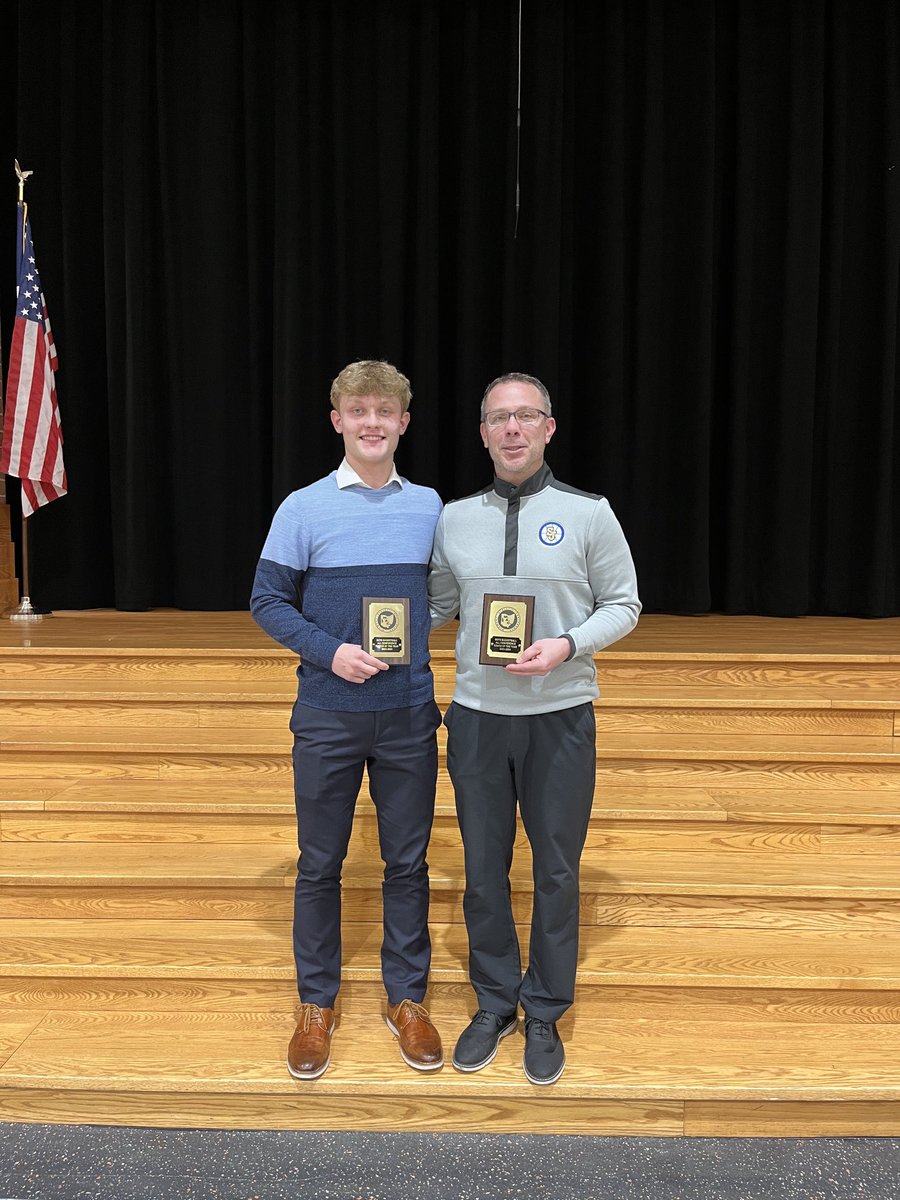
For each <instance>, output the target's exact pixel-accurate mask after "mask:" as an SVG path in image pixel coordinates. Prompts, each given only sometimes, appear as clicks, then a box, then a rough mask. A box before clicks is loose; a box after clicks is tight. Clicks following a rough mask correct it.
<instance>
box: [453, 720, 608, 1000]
mask: <svg viewBox="0 0 900 1200" xmlns="http://www.w3.org/2000/svg"><path fill="white" fill-rule="evenodd" d="M444 723H445V724H446V726H447V729H448V739H447V766H448V768H449V771H450V778H451V780H452V781H453V787H454V790H455V793H456V810H457V814H458V817H459V826H460V830H461V832H462V838H463V846H464V848H465V863H466V890H465V898H464V901H463V911H464V915H465V920H466V929H467V931H468V935H469V976H470V978H471V981H472V986H473V988H474V989H475V994H476V996H477V998H478V1006H479V1008H484V1009H487V1010H488V1011H489V1012H495V1013H501V1014H505V1013H509V1012H512V1011H513V1010H514V1009H515V1008H516V1005H517V1004H521V1005H522V1007H523V1008H524V1010H525V1013H526V1015H527V1016H531V1017H540V1018H541V1019H542V1020H544V1021H556V1020H558V1019H559V1018H560V1017H561V1016H562V1014H563V1013H564V1012H565V1011H566V1009H567V1008H569V1006H570V1005H571V1004H572V1001H573V999H574V994H575V972H576V968H577V962H578V916H579V891H578V871H579V864H580V860H581V852H582V850H583V849H584V840H585V837H586V835H587V828H588V820H589V818H590V813H591V805H592V803H593V797H594V782H595V777H596V725H595V721H594V711H593V706H592V705H591V704H590V703H588V704H580V705H577V706H576V707H574V708H565V709H562V710H560V711H558V712H549V713H540V714H538V715H536V716H521V717H508V716H500V715H498V714H496V713H485V712H476V711H474V710H472V709H468V708H463V707H461V706H460V705H458V704H451V705H450V708H449V709H448V710H447V713H446V715H445V717H444ZM517 804H518V808H519V811H520V812H521V814H522V823H523V825H524V827H525V832H526V834H527V836H528V840H529V842H530V843H531V851H532V859H533V863H534V908H533V912H532V921H531V942H530V947H529V962H528V969H527V971H526V972H525V974H524V976H523V974H522V966H521V959H520V955H519V940H518V937H517V935H516V927H515V922H514V921H513V913H512V904H511V898H510V884H509V869H510V865H511V863H512V854H513V842H514V839H515V835H516V806H517Z"/></svg>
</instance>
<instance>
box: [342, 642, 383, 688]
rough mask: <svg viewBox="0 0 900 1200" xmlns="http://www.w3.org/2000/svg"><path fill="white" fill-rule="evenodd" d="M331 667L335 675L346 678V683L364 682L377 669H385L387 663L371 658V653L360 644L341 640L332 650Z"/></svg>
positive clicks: (375, 672)
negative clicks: (335, 648)
mask: <svg viewBox="0 0 900 1200" xmlns="http://www.w3.org/2000/svg"><path fill="white" fill-rule="evenodd" d="M331 669H332V671H333V672H334V673H335V675H339V676H340V677H341V679H346V680H347V682H348V683H365V682H366V680H367V679H371V678H372V676H373V675H377V674H378V672H379V671H387V670H388V665H387V663H386V662H382V661H381V659H380V658H373V657H372V655H371V654H366V652H365V650H363V648H362V646H354V645H352V643H350V642H343V643H342V644H341V645H340V646H338V648H337V650H335V652H334V658H333V659H332V660H331Z"/></svg>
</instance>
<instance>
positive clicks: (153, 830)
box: [0, 811, 900, 872]
mask: <svg viewBox="0 0 900 1200" xmlns="http://www.w3.org/2000/svg"><path fill="white" fill-rule="evenodd" d="M7 842H8V843H19V842H37V843H60V844H65V845H77V844H80V843H100V844H103V843H109V844H110V845H111V846H118V845H122V844H124V843H142V844H147V845H158V844H171V845H183V844H198V843H207V844H217V845H236V846H241V845H247V844H260V845H271V846H278V847H281V848H287V849H289V850H292V849H293V847H294V846H295V845H296V823H295V820H294V817H293V815H292V814H291V815H288V813H285V814H284V815H283V816H280V817H274V816H252V815H250V816H248V815H241V816H235V817H230V818H228V817H222V816H217V815H201V814H196V813H191V814H173V815H171V816H170V817H168V818H167V817H166V816H164V815H161V814H159V813H128V814H124V813H123V814H115V813H110V814H98V813H85V812H46V811H45V812H23V811H13V812H5V813H3V812H0V843H7ZM515 844H516V852H517V853H525V854H527V853H528V850H529V844H528V839H527V837H526V835H525V831H524V829H523V828H522V827H521V824H520V827H519V830H518V833H517V837H516V843H515ZM585 849H586V851H587V852H593V851H603V850H642V851H649V850H658V851H660V852H661V853H667V852H676V851H685V852H689V853H692V852H696V851H703V850H708V851H710V852H714V853H716V854H718V853H720V852H723V851H728V850H733V851H735V852H739V853H746V852H753V851H764V852H770V851H783V852H791V853H797V854H805V855H846V854H873V855H877V856H883V855H887V854H890V853H892V852H896V851H897V850H898V849H900V823H898V824H896V825H879V826H875V827H872V826H869V827H859V826H856V825H825V826H820V827H815V826H813V825H812V824H809V823H806V824H802V825H783V824H777V823H773V822H768V823H765V824H763V823H762V822H758V821H757V822H746V823H741V822H738V821H727V822H722V821H712V822H692V821H680V822H678V823H677V824H676V825H675V826H674V828H673V824H672V822H669V821H646V820H645V821H641V822H635V823H628V822H625V821H621V820H620V821H617V822H615V823H610V822H608V821H604V820H603V819H602V815H601V814H599V813H598V814H597V815H595V817H594V818H593V819H592V821H591V823H590V825H589V828H588V834H587V841H586V844H585ZM378 852H379V838H378V829H377V821H376V818H375V816H374V814H373V813H372V812H371V811H370V812H368V813H365V814H359V815H357V817H356V820H355V822H354V834H353V838H352V840H351V850H350V855H349V858H348V872H352V870H353V866H354V864H355V863H356V862H357V861H358V860H371V858H372V855H373V854H374V855H375V856H376V857H377V855H378ZM460 854H461V842H460V835H459V827H458V825H457V821H456V817H455V814H453V813H452V812H450V813H441V814H439V815H438V816H437V817H436V819H435V824H434V827H433V832H432V838H431V843H430V848H429V860H430V861H431V863H432V864H433V865H435V866H437V867H439V868H444V869H446V868H445V862H446V856H447V855H450V856H451V861H453V862H454V863H456V862H457V861H458V859H459V856H460Z"/></svg>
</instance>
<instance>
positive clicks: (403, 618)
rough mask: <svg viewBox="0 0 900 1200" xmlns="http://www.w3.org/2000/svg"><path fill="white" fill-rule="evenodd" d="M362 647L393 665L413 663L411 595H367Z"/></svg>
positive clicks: (363, 601) (363, 619)
mask: <svg viewBox="0 0 900 1200" xmlns="http://www.w3.org/2000/svg"><path fill="white" fill-rule="evenodd" d="M362 648H363V650H365V651H366V653H367V654H372V655H374V656H375V658H380V659H383V661H384V662H386V663H390V664H391V665H393V666H404V665H408V664H409V598H408V597H407V596H363V598H362Z"/></svg>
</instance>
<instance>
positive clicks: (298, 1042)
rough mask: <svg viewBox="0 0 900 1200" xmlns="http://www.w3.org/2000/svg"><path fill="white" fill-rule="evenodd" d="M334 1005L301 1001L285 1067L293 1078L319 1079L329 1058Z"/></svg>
mask: <svg viewBox="0 0 900 1200" xmlns="http://www.w3.org/2000/svg"><path fill="white" fill-rule="evenodd" d="M333 1031H334V1009H333V1008H319V1006H318V1005H317V1004H301V1005H300V1012H299V1014H298V1016H297V1028H296V1029H295V1030H294V1036H293V1037H292V1038H291V1044H290V1045H289V1046H288V1053H287V1069H288V1070H289V1071H290V1073H291V1074H292V1075H293V1077H294V1078H295V1079H318V1078H319V1076H320V1075H321V1074H322V1072H323V1071H324V1070H325V1068H326V1067H327V1066H328V1062H329V1060H330V1058H331V1035H332V1033H333Z"/></svg>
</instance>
